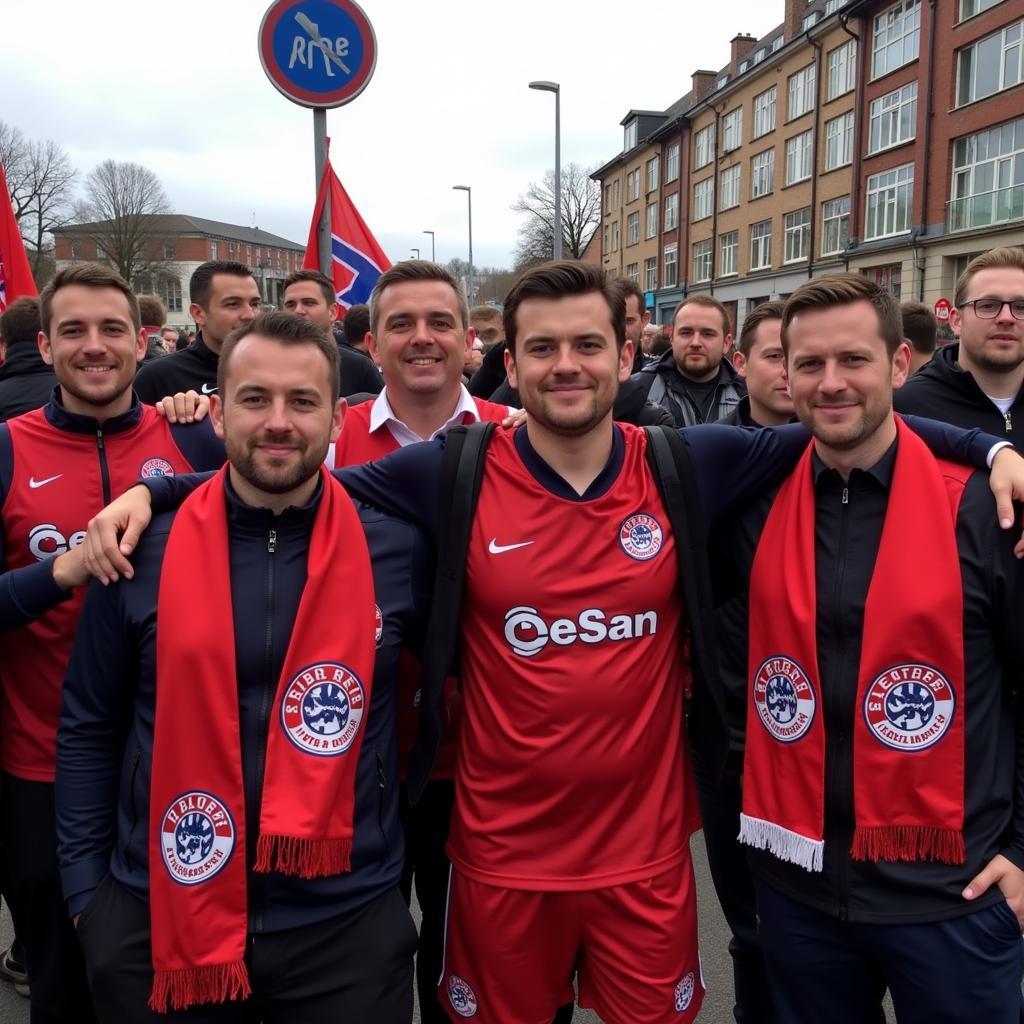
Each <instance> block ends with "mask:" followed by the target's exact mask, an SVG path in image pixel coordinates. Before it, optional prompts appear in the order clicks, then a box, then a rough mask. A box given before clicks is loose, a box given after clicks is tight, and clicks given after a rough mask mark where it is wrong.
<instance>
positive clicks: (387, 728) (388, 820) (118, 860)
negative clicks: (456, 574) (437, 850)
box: [57, 488, 431, 932]
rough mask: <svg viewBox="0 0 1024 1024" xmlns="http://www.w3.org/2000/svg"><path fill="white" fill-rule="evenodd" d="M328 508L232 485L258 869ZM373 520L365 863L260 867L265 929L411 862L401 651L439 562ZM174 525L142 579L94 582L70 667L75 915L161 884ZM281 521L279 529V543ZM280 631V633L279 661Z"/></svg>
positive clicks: (365, 895)
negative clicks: (402, 809)
mask: <svg viewBox="0 0 1024 1024" xmlns="http://www.w3.org/2000/svg"><path fill="white" fill-rule="evenodd" d="M315 510H316V499H315V500H314V501H313V502H311V503H310V504H309V505H307V506H305V507H302V508H292V509H288V510H286V511H285V512H284V513H282V514H281V515H280V516H274V515H273V514H272V513H271V512H270V511H269V510H267V509H254V508H251V507H249V506H247V505H244V504H243V503H242V502H241V501H240V500H239V499H238V498H237V497H235V496H234V495H233V493H232V492H231V490H230V488H229V489H228V530H229V537H230V572H231V598H232V605H233V609H234V621H235V626H236V628H235V660H236V666H237V678H238V687H239V713H240V729H241V741H242V773H243V784H244V789H245V809H246V814H245V826H246V849H247V851H248V852H249V858H250V862H249V868H250V869H251V867H252V858H253V857H254V856H255V849H256V843H255V837H256V832H257V829H258V815H259V806H260V793H261V791H262V759H263V752H264V751H265V749H266V742H267V734H268V730H269V728H270V727H271V725H272V723H273V721H274V718H273V715H274V707H273V695H274V691H275V690H276V687H277V680H278V677H279V675H280V672H281V667H282V665H283V662H284V657H285V654H286V652H287V648H288V643H289V640H290V638H291V632H292V627H293V625H294V622H295V613H296V610H297V608H298V602H299V598H300V597H301V594H302V589H303V587H304V586H305V580H306V559H307V553H308V547H309V535H310V531H311V530H312V525H313V517H314V515H315ZM359 516H360V519H361V521H362V524H363V530H364V532H365V534H366V539H367V544H368V545H369V549H370V557H371V561H372V563H373V578H374V590H375V599H376V602H377V604H378V606H379V607H380V609H381V614H382V620H383V635H382V638H381V644H380V647H379V648H378V650H377V652H376V661H375V669H374V681H373V691H372V700H371V712H370V715H369V717H368V718H367V720H366V723H367V724H366V733H365V734H364V736H363V743H362V747H361V749H360V754H359V764H358V769H357V776H356V804H355V839H354V846H353V851H352V871H351V872H347V873H345V874H342V875H337V876H334V877H331V878H320V879H314V880H305V879H299V878H294V877H291V876H286V875H282V874H279V873H277V872H272V873H270V874H255V873H253V872H252V871H251V870H250V872H249V877H248V894H249V902H248V906H249V930H250V931H254V932H262V931H280V930H283V929H287V928H295V927H299V926H302V925H305V924H309V923H312V922H315V921H323V920H327V919H329V918H332V917H336V916H340V915H341V914H344V913H347V912H349V911H351V910H354V909H357V908H358V907H360V906H362V905H364V904H365V903H367V902H369V901H370V900H371V899H373V898H375V897H376V896H378V895H380V894H381V893H382V892H384V891H385V890H386V889H388V888H390V887H391V886H393V885H395V884H396V882H397V881H398V878H399V875H400V874H401V869H402V859H403V849H402V830H401V826H400V825H399V822H398V751H397V746H396V741H395V715H396V702H397V670H398V657H399V651H400V648H401V645H402V642H403V639H406V640H412V641H413V643H414V644H415V634H416V631H417V629H418V628H419V615H420V614H422V612H423V610H424V609H425V608H426V606H427V601H428V591H427V590H426V587H428V586H429V584H430V581H431V572H430V568H429V565H428V554H427V547H426V541H425V540H424V538H423V537H422V535H421V534H420V533H419V532H418V531H416V530H415V529H413V528H412V527H410V526H409V525H408V524H406V523H400V522H398V521H397V520H394V519H390V518H389V517H387V516H385V515H383V514H382V513H379V512H376V511H374V510H372V509H368V508H365V507H360V508H359ZM172 521H173V514H166V515H162V516H159V517H158V518H156V519H155V520H154V521H153V524H152V526H151V528H150V529H149V530H148V531H147V532H146V534H145V536H144V537H143V538H142V541H141V542H140V544H139V547H138V549H137V550H136V553H135V555H134V556H133V559H132V561H133V563H134V565H135V577H134V579H132V580H121V581H120V582H118V583H117V584H114V585H112V586H110V587H103V586H101V585H99V584H96V583H94V584H93V586H92V587H91V589H90V591H89V594H88V596H87V598H86V602H85V609H84V611H83V613H82V620H81V627H80V629H79V631H78V634H77V638H76V641H75V648H74V651H73V653H72V656H71V662H70V664H69V666H68V672H67V677H66V679H65V684H64V700H63V706H62V708H61V725H60V730H59V733H58V738H57V830H58V836H59V843H60V855H59V856H60V869H61V877H62V881H63V885H64V893H65V896H66V898H67V901H68V909H69V912H70V913H72V914H75V913H78V912H80V911H81V909H82V907H83V906H84V905H85V904H86V903H87V902H88V899H89V896H90V894H91V893H92V892H93V891H94V890H95V888H96V886H97V885H98V884H99V882H100V881H101V880H102V879H103V878H104V876H105V875H106V874H107V873H108V872H110V873H112V874H113V875H114V877H115V878H116V879H117V880H118V881H119V882H120V883H121V884H123V885H125V886H126V887H127V888H129V889H131V890H132V892H134V893H136V894H137V895H139V896H140V897H142V898H145V897H146V894H147V892H148V888H149V868H148V863H149V855H148V838H149V787H150V772H151V762H152V751H153V716H154V699H155V668H156V611H157V589H158V585H159V581H160V567H161V564H162V561H163V555H164V549H165V547H166V543H167V536H168V533H169V530H170V527H171V523H172ZM271 527H273V528H274V529H275V530H276V533H277V543H276V550H275V551H274V552H272V553H271V552H270V551H269V550H268V532H269V530H270V529H271ZM200 557H201V556H199V555H197V565H198V566H200V567H201V562H200V561H198V559H199V558H200ZM265 637H269V638H271V639H270V641H269V642H270V649H269V658H268V657H267V649H266V647H265V643H264V638H265ZM268 694H269V696H268Z"/></svg>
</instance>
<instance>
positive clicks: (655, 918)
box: [438, 856, 704, 1024]
mask: <svg viewBox="0 0 1024 1024" xmlns="http://www.w3.org/2000/svg"><path fill="white" fill-rule="evenodd" d="M574 972H575V973H576V974H577V976H578V981H579V1004H580V1006H586V1007H592V1008H594V1009H595V1010H597V1012H598V1013H599V1014H600V1016H601V1019H602V1020H603V1021H605V1022H606V1024H670V1022H671V1024H689V1022H691V1021H692V1020H694V1018H695V1017H696V1016H697V1014H698V1012H699V1011H700V1006H701V1003H702V1002H703V999H704V979H703V977H702V976H701V968H700V956H699V954H698V951H697V899H696V890H695V887H694V881H693V867H692V865H691V863H690V858H689V856H687V857H686V860H685V861H683V862H682V863H681V864H678V865H676V866H675V867H673V868H670V869H669V870H668V871H666V872H664V873H663V874H660V875H656V876H655V877H654V878H648V879H644V880H642V881H639V882H630V883H628V884H626V885H616V886H610V887H608V888H605V889H586V890H582V891H579V892H537V891H535V890H524V889H498V888H495V887H493V886H490V885H484V884H482V883H481V882H475V881H473V880H472V879H469V878H467V877H466V876H465V875H461V874H459V872H458V871H457V870H455V869H453V870H452V877H451V884H450V886H449V890H448V921H447V930H446V935H445V961H444V968H443V970H442V972H441V980H440V984H439V985H438V994H439V997H440V1001H441V1005H442V1006H443V1007H444V1008H445V1010H446V1011H447V1012H448V1015H449V1017H451V1019H452V1020H453V1021H459V1020H462V1019H463V1018H470V1017H471V1018H474V1019H475V1020H476V1021H477V1022H478V1024H550V1022H551V1018H552V1017H553V1016H554V1013H555V1010H556V1009H557V1008H558V1007H559V1006H563V1005H565V1004H566V1003H570V1002H572V1000H573V987H572V978H573V973H574Z"/></svg>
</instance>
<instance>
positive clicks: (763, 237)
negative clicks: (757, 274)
mask: <svg viewBox="0 0 1024 1024" xmlns="http://www.w3.org/2000/svg"><path fill="white" fill-rule="evenodd" d="M771 265H772V222H771V221H770V220H760V221H758V222H757V223H756V224H751V225H750V269H751V270H765V269H767V268H768V267H770V266H771Z"/></svg>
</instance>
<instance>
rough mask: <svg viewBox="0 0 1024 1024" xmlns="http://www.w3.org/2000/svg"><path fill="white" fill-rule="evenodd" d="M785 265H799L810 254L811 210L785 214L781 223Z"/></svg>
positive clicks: (804, 209)
mask: <svg viewBox="0 0 1024 1024" xmlns="http://www.w3.org/2000/svg"><path fill="white" fill-rule="evenodd" d="M782 227H783V249H782V252H783V256H784V260H783V262H785V263H801V262H803V261H804V260H806V259H807V257H808V256H809V255H810V252H811V208H810V207H809V206H805V207H804V208H803V209H801V210H794V211H793V212H792V213H787V214H786V215H785V216H784V218H783V221H782Z"/></svg>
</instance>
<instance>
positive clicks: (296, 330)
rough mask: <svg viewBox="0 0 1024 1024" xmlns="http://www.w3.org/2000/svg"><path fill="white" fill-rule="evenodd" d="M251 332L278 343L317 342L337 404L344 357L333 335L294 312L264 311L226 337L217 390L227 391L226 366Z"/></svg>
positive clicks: (218, 367)
mask: <svg viewBox="0 0 1024 1024" xmlns="http://www.w3.org/2000/svg"><path fill="white" fill-rule="evenodd" d="M250 334H258V335H259V336H260V337H261V338H267V339H268V340H269V341H276V342H277V343H278V344H279V345H284V346H290V345H315V346H316V347H317V348H318V349H320V351H321V352H322V353H323V356H324V359H326V360H327V367H328V370H329V374H328V379H329V380H330V385H331V405H332V406H333V405H335V404H336V403H337V401H338V397H339V396H340V394H341V377H340V369H339V368H340V365H341V356H339V355H338V346H337V344H336V343H335V341H334V339H333V338H329V337H328V336H327V334H326V333H325V332H324V331H322V330H320V328H319V327H317V325H316V324H314V323H313V322H312V321H311V320H309V319H307V318H306V317H304V316H295V315H294V314H293V313H282V312H280V311H276V312H273V313H261V314H260V315H259V316H258V317H256V319H255V320H251V321H250V322H249V323H247V324H243V325H242V326H241V327H239V328H237V329H236V330H234V331H232V332H231V333H230V334H229V335H228V336H227V337H226V338H225V339H224V344H223V345H222V346H221V350H220V361H219V363H218V364H217V390H218V391H219V392H220V393H221V395H223V394H224V381H225V380H226V379H227V367H228V363H229V362H230V361H231V353H232V352H234V350H235V348H236V347H237V346H238V343H239V342H240V341H242V340H243V339H244V338H247V337H249V335H250Z"/></svg>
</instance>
